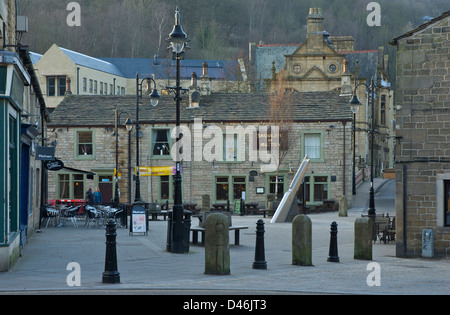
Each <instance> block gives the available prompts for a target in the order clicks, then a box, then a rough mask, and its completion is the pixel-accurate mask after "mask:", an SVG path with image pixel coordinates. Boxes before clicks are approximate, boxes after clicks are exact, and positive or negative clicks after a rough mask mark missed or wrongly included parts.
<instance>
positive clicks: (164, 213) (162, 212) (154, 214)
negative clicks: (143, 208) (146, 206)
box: [148, 210, 167, 221]
mask: <svg viewBox="0 0 450 315" xmlns="http://www.w3.org/2000/svg"><path fill="white" fill-rule="evenodd" d="M148 215H149V217H150V215H151V216H152V221H157V220H158V215H162V216H163V217H164V221H166V218H167V210H149V211H148Z"/></svg>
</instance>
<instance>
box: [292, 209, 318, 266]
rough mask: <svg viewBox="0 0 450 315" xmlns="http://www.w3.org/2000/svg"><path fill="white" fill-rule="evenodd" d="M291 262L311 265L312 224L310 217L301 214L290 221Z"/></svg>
mask: <svg viewBox="0 0 450 315" xmlns="http://www.w3.org/2000/svg"><path fill="white" fill-rule="evenodd" d="M292 264H293V265H298V266H313V264H312V224H311V219H310V218H309V217H308V216H306V215H303V214H300V215H298V216H296V217H295V218H294V220H293V221H292Z"/></svg>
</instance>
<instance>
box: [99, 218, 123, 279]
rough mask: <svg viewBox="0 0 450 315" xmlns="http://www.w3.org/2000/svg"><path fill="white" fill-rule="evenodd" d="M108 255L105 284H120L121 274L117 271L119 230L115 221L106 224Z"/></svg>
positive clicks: (104, 277) (111, 220) (104, 274)
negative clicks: (117, 238)
mask: <svg viewBox="0 0 450 315" xmlns="http://www.w3.org/2000/svg"><path fill="white" fill-rule="evenodd" d="M105 230H106V255H105V272H103V277H102V282H103V283H110V284H114V283H120V273H119V272H118V271H117V252H116V244H117V242H116V237H117V233H116V231H117V229H116V222H115V221H114V219H109V220H108V222H107V223H106V228H105Z"/></svg>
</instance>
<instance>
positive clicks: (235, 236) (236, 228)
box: [190, 226, 248, 245]
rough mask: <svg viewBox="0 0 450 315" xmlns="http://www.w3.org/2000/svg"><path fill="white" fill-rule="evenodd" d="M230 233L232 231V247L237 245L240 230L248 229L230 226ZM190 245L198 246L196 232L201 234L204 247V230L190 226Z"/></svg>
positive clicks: (246, 227)
mask: <svg viewBox="0 0 450 315" xmlns="http://www.w3.org/2000/svg"><path fill="white" fill-rule="evenodd" d="M228 228H229V230H230V231H234V245H239V234H240V231H241V230H245V229H248V226H230V227H228ZM190 230H191V231H192V244H194V245H195V244H198V232H200V233H201V234H202V245H205V228H203V227H200V226H191V229H190Z"/></svg>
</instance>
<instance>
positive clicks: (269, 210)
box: [258, 209, 275, 218]
mask: <svg viewBox="0 0 450 315" xmlns="http://www.w3.org/2000/svg"><path fill="white" fill-rule="evenodd" d="M258 212H262V213H263V215H264V218H265V217H266V215H269V216H270V215H273V214H274V212H275V210H271V209H259V210H258Z"/></svg>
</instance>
